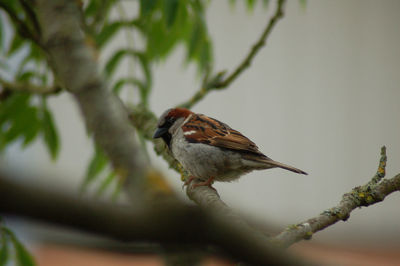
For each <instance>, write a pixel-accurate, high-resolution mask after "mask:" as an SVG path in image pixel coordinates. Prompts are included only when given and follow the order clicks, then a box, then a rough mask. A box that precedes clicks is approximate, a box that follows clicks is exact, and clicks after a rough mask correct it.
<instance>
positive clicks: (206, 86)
mask: <svg viewBox="0 0 400 266" xmlns="http://www.w3.org/2000/svg"><path fill="white" fill-rule="evenodd" d="M285 2H286V0H278V1H277V7H276V10H275V13H274V15H273V16H272V17H271V18H270V19H269V21H268V23H267V25H266V27H265V29H264V31H263V32H262V34H261V36H260V37H259V39H258V40H257V42H256V43H255V44H254V45H253V46H252V48H251V49H250V51H249V53H248V54H247V56H246V57H245V58H244V59H243V61H242V62H241V63H240V64H239V65H238V66H237V67H236V68H235V70H234V71H232V73H231V74H230V75H228V76H227V77H226V78H223V76H224V75H225V71H220V72H218V73H217V74H216V75H214V76H213V77H212V78H211V79H210V80H208V75H206V76H205V78H204V80H203V84H202V87H201V89H200V90H199V91H197V92H196V93H195V94H194V95H193V96H192V97H191V98H190V99H189V100H188V101H186V102H184V103H182V104H180V105H179V106H180V107H185V108H191V107H193V106H194V105H195V104H196V103H198V102H199V101H200V100H202V99H203V98H204V97H205V96H206V95H207V94H208V93H209V92H210V91H213V90H221V89H224V88H226V87H228V86H229V85H230V84H231V83H232V82H233V81H234V80H235V79H236V78H237V77H238V76H239V75H240V74H241V73H242V72H243V71H244V70H246V69H247V68H248V67H249V66H250V65H251V62H252V60H253V59H254V57H255V56H256V54H257V53H258V52H259V51H260V49H261V48H262V47H263V46H264V45H265V43H266V40H267V38H268V36H270V33H271V32H272V29H273V28H274V26H275V25H276V23H277V22H278V20H279V19H281V18H282V17H283V6H284V4H285Z"/></svg>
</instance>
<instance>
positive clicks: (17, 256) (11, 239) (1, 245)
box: [0, 218, 35, 266]
mask: <svg viewBox="0 0 400 266" xmlns="http://www.w3.org/2000/svg"><path fill="white" fill-rule="evenodd" d="M11 261H12V262H15V263H14V264H12V265H18V266H34V265H35V261H34V260H33V257H32V256H31V255H30V254H29V252H28V251H27V250H26V248H25V247H24V245H23V244H22V243H21V242H20V241H19V240H18V238H17V237H16V236H15V234H14V233H13V232H12V231H11V230H10V229H8V228H7V227H5V226H4V225H3V223H2V220H1V218H0V266H6V265H10V262H11Z"/></svg>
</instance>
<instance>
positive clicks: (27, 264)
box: [7, 229, 35, 266]
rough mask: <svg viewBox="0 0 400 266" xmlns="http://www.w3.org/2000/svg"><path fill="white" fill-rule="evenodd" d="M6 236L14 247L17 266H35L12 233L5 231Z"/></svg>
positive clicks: (29, 255) (31, 258)
mask: <svg viewBox="0 0 400 266" xmlns="http://www.w3.org/2000/svg"><path fill="white" fill-rule="evenodd" d="M7 232H8V235H9V236H10V238H11V241H12V243H13V245H14V249H15V255H16V260H17V263H18V265H19V266H35V261H34V260H33V257H32V256H31V254H29V252H28V251H27V250H26V248H25V247H24V245H22V243H21V242H19V240H18V239H17V237H16V236H15V235H14V233H13V232H11V231H10V230H8V229H7Z"/></svg>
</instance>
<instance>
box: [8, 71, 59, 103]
mask: <svg viewBox="0 0 400 266" xmlns="http://www.w3.org/2000/svg"><path fill="white" fill-rule="evenodd" d="M0 87H2V90H1V91H0V101H2V100H5V99H6V98H7V97H8V96H10V95H11V93H12V92H30V93H35V94H41V95H50V94H57V93H59V92H61V90H62V89H61V87H59V86H54V87H43V86H37V85H35V84H32V83H28V82H8V81H6V80H4V79H2V78H1V77H0Z"/></svg>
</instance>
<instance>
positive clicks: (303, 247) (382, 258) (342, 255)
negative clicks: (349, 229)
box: [34, 242, 400, 266]
mask: <svg viewBox="0 0 400 266" xmlns="http://www.w3.org/2000/svg"><path fill="white" fill-rule="evenodd" d="M290 251H291V252H293V253H294V254H297V255H299V256H302V257H304V258H305V259H307V260H309V261H311V262H314V263H317V264H319V265H343V266H347V265H348V266H353V265H363V266H375V265H376V266H378V265H379V266H395V265H400V247H392V248H387V247H385V248H371V247H368V248H367V247H365V248H361V247H352V246H345V245H340V246H339V245H328V244H319V243H312V242H301V243H298V244H296V245H294V246H293V247H291V248H290ZM34 255H35V258H36V261H37V264H38V265H39V266H54V265H57V266H71V265H74V266H92V265H93V266H112V265H118V266H128V265H129V266H132V265H141V266H161V265H165V263H164V261H163V258H162V257H161V256H159V255H149V254H121V253H116V252H111V251H104V250H100V249H90V248H78V247H73V246H68V245H60V244H42V245H39V246H37V247H36V248H35V249H34ZM202 265H204V266H231V265H234V263H232V262H230V261H228V260H226V259H223V258H216V257H208V258H205V259H204V261H203V263H202Z"/></svg>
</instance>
